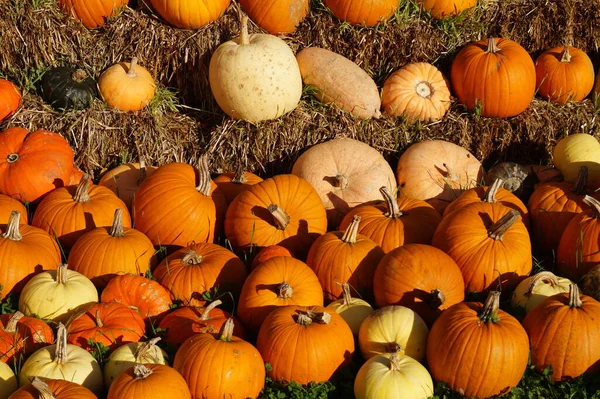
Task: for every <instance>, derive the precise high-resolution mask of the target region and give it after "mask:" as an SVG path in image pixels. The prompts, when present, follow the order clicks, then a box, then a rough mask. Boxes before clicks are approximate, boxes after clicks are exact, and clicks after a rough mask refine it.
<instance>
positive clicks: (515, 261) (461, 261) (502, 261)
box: [432, 202, 533, 292]
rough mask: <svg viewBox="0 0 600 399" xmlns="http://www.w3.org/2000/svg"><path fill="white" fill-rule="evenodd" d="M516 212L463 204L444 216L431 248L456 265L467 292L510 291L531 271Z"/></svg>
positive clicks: (528, 247) (524, 230)
mask: <svg viewBox="0 0 600 399" xmlns="http://www.w3.org/2000/svg"><path fill="white" fill-rule="evenodd" d="M520 219H521V215H520V214H519V212H518V211H516V210H514V209H510V208H507V207H505V206H504V205H501V204H493V203H487V202H479V203H473V204H469V205H466V206H464V207H462V208H459V209H457V210H456V211H454V212H452V213H451V214H449V215H448V216H447V217H445V218H444V219H443V220H442V222H441V223H440V225H439V226H438V228H437V230H436V231H435V235H434V236H433V242H432V244H433V246H435V247H437V248H439V249H441V250H442V251H444V252H445V253H447V254H448V255H450V257H451V258H452V259H454V261H455V262H456V264H457V265H458V267H459V268H460V270H461V272H462V275H463V278H464V280H465V289H466V291H467V292H483V291H485V290H488V289H500V288H501V289H502V291H510V290H511V289H513V288H515V287H516V285H517V284H518V283H519V279H520V278H521V277H523V276H526V275H528V274H529V273H530V272H531V269H532V266H533V264H532V259H531V242H530V238H529V233H528V232H527V228H526V227H525V225H524V224H523V222H522V221H521V220H520Z"/></svg>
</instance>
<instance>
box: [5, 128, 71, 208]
mask: <svg viewBox="0 0 600 399" xmlns="http://www.w3.org/2000/svg"><path fill="white" fill-rule="evenodd" d="M73 161H74V155H73V150H72V149H71V147H70V146H69V143H68V142H67V141H66V140H65V139H64V138H63V137H62V136H61V135H60V134H57V133H52V132H49V131H47V130H36V131H35V132H31V133H29V132H28V131H27V130H25V129H23V128H20V127H12V128H9V129H6V130H5V131H3V132H2V133H0V193H2V194H6V195H8V196H11V197H13V198H16V199H18V200H19V201H22V202H37V201H39V200H40V199H41V198H42V197H43V196H44V195H45V194H47V193H48V192H50V191H52V190H54V189H55V188H57V187H63V186H64V185H66V184H67V183H68V182H69V179H70V177H71V172H72V169H73Z"/></svg>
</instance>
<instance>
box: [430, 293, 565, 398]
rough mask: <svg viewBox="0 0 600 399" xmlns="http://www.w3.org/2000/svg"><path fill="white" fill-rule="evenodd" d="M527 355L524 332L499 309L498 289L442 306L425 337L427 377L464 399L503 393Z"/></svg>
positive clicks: (523, 366) (516, 379) (520, 374)
mask: <svg viewBox="0 0 600 399" xmlns="http://www.w3.org/2000/svg"><path fill="white" fill-rule="evenodd" d="M567 331H568V330H567ZM548 341H549V340H548ZM448 348H453V350H448ZM528 359H529V340H528V338H527V333H526V332H525V330H524V329H523V327H522V326H521V324H520V323H519V322H518V320H517V319H515V318H514V317H512V316H511V315H509V314H508V313H506V312H504V311H503V310H500V292H498V291H492V292H490V294H489V295H488V298H487V300H486V301H485V304H481V303H477V302H462V303H458V304H456V305H454V306H452V307H450V308H449V309H447V310H446V311H444V312H443V313H442V314H441V315H440V317H439V318H438V319H437V320H436V321H435V323H434V324H433V327H432V328H431V331H429V337H428V339H427V363H428V365H429V371H430V372H431V375H432V377H433V379H434V380H436V381H441V382H445V383H447V384H448V386H449V387H450V388H451V389H453V390H455V391H460V392H461V393H462V394H463V395H465V397H468V398H474V397H477V398H489V397H491V396H494V395H500V394H502V393H506V392H509V391H510V390H511V388H513V387H515V386H516V385H517V384H518V383H519V381H520V380H521V377H523V374H524V373H525V369H526V368H527V362H528Z"/></svg>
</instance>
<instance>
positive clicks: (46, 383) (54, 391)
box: [10, 377, 98, 399]
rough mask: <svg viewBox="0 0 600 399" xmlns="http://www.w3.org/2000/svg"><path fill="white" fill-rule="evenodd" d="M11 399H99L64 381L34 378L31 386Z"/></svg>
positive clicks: (81, 387)
mask: <svg viewBox="0 0 600 399" xmlns="http://www.w3.org/2000/svg"><path fill="white" fill-rule="evenodd" d="M10 399H98V397H97V396H96V395H94V393H93V392H92V391H90V390H89V389H87V388H86V387H84V386H82V385H81V384H77V383H75V382H71V381H66V380H62V379H50V380H48V379H43V380H42V379H40V378H38V377H34V378H33V381H31V383H30V384H27V385H25V386H23V387H21V388H20V389H19V390H18V391H16V392H15V393H13V394H12V395H10Z"/></svg>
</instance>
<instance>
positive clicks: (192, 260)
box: [181, 249, 202, 266]
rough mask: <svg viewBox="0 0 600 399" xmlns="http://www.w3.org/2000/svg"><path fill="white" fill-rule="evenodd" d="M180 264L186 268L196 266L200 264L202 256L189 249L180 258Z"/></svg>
mask: <svg viewBox="0 0 600 399" xmlns="http://www.w3.org/2000/svg"><path fill="white" fill-rule="evenodd" d="M181 263H185V264H186V265H188V266H197V265H199V264H200V263H202V255H200V254H199V253H198V252H196V251H194V250H193V249H190V250H189V251H188V252H187V253H186V254H185V255H183V258H181Z"/></svg>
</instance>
